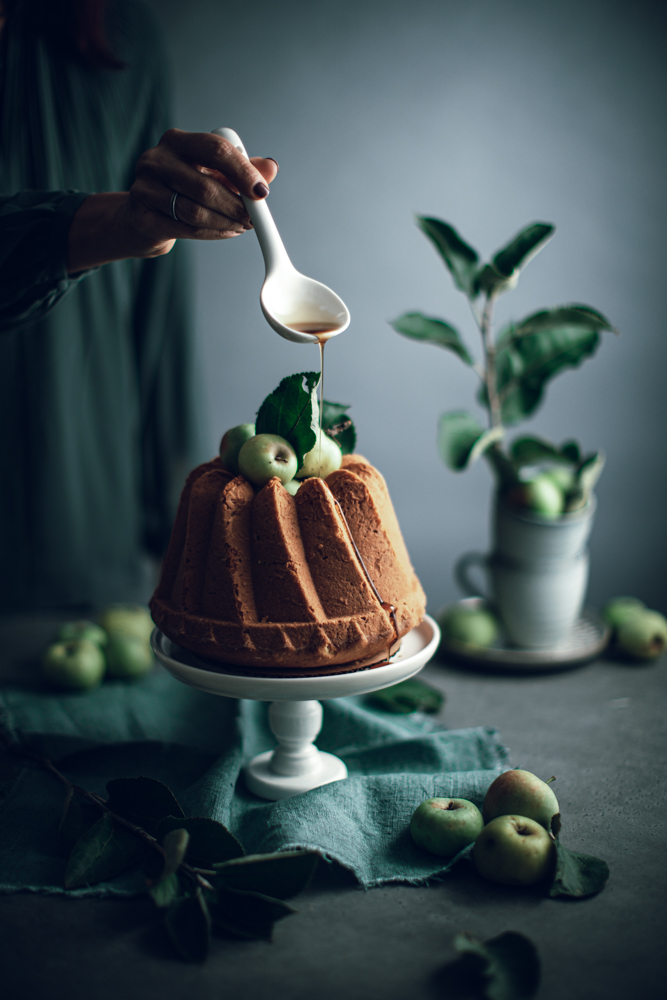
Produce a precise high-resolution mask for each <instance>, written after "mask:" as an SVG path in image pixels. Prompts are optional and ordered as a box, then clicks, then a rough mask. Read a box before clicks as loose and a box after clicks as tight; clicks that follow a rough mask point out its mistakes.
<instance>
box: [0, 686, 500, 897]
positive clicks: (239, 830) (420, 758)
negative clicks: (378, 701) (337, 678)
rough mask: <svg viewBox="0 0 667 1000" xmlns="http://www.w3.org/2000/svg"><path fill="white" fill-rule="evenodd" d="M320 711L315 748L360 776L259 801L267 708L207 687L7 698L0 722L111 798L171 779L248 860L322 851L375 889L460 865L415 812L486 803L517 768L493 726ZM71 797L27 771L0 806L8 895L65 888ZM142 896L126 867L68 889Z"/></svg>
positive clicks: (0, 877) (349, 708)
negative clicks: (65, 825) (420, 843)
mask: <svg viewBox="0 0 667 1000" xmlns="http://www.w3.org/2000/svg"><path fill="white" fill-rule="evenodd" d="M323 709H324V722H323V726H322V732H321V733H320V735H319V737H318V739H317V745H318V747H319V748H320V749H321V750H327V751H329V752H331V753H335V754H337V755H338V756H339V757H341V758H342V759H343V760H344V761H345V763H346V764H347V767H348V769H349V778H347V779H346V780H345V781H339V782H335V783H332V784H329V785H324V786H323V787H321V788H316V789H313V791H311V792H307V793H305V794H304V795H299V796H296V797H295V798H291V799H284V800H282V801H280V802H268V801H266V800H264V799H260V798H258V797H257V796H255V795H253V794H252V793H251V792H250V791H248V789H247V788H246V786H245V783H244V780H243V776H242V773H241V768H242V765H243V763H244V761H245V760H247V759H248V758H249V757H252V756H254V755H255V754H257V753H261V752H263V751H265V750H269V749H271V748H272V747H273V746H274V744H275V739H274V737H273V735H272V733H271V731H270V729H269V726H268V717H267V710H268V705H267V704H266V703H262V702H251V701H238V700H235V699H231V698H221V697H217V696H215V695H211V694H207V693H205V692H202V691H196V690H194V689H193V688H189V687H186V686H185V685H183V684H181V683H179V682H178V681H176V680H174V679H173V678H172V677H171V676H170V675H169V674H167V673H166V672H164V671H163V670H161V669H156V670H155V671H153V673H152V674H151V675H150V676H149V677H147V678H146V679H144V680H143V681H140V682H139V683H136V684H133V685H129V684H123V683H120V682H116V683H113V682H112V683H107V684H105V685H104V686H103V687H101V688H99V689H98V690H97V691H94V692H92V693H88V694H65V695H62V694H61V695H58V694H45V693H35V692H34V691H21V690H9V691H3V692H0V727H1V728H2V729H3V730H4V732H5V733H6V734H7V735H9V736H10V738H11V739H14V740H18V741H20V742H21V743H23V744H24V745H26V746H28V747H29V748H30V749H31V750H33V751H35V752H37V753H39V754H42V755H43V756H46V757H49V758H50V759H51V760H52V761H54V763H56V764H57V766H58V768H59V769H60V770H61V771H62V772H63V773H64V774H66V775H67V777H68V778H69V779H70V780H72V781H73V782H75V783H77V784H79V785H82V786H83V787H84V788H87V789H89V790H90V791H94V792H97V793H98V794H100V795H103V796H105V797H106V788H105V786H106V782H107V781H109V780H110V779H111V778H123V777H135V776H138V775H146V776H148V777H152V778H157V779H159V780H160V781H163V782H164V783H165V784H167V785H168V786H169V788H170V789H171V790H172V791H173V792H174V794H175V795H176V797H177V799H178V800H179V802H180V803H181V805H182V807H183V809H184V811H185V814H186V815H187V816H206V817H209V818H211V819H215V820H218V821H220V822H222V823H224V824H225V825H226V826H227V827H228V828H229V829H230V830H231V831H232V832H233V833H234V834H235V835H236V837H238V839H239V840H240V841H241V843H242V844H243V846H244V847H245V849H246V851H247V852H248V853H253V854H255V853H267V852H270V851H278V850H285V849H287V848H295V847H301V848H314V849H315V850H317V851H319V852H320V853H321V854H322V855H323V856H324V857H326V858H327V859H329V860H333V861H336V862H338V863H340V864H341V865H343V866H344V867H345V868H348V869H350V870H351V871H352V872H354V874H355V875H356V877H357V879H358V880H359V882H360V884H361V885H362V886H363V887H365V888H369V887H371V886H377V885H382V884H384V883H386V882H409V883H412V884H415V885H419V884H423V883H425V882H426V881H427V880H428V879H431V878H434V877H437V876H439V875H441V874H442V873H443V872H445V871H446V870H447V868H448V867H450V866H449V865H448V864H445V863H443V860H442V859H439V858H437V857H434V856H431V855H428V854H425V853H424V852H423V851H420V850H419V849H418V848H417V847H416V846H415V845H414V844H413V842H412V839H411V837H410V834H409V831H408V824H409V822H410V817H411V815H412V813H413V811H414V809H415V808H416V807H417V805H418V804H419V803H420V802H422V801H423V800H424V799H428V798H432V797H433V796H453V797H458V798H466V799H471V800H472V801H473V802H476V803H478V804H480V803H481V801H482V799H483V797H484V793H485V791H486V789H487V788H488V786H489V784H490V783H491V782H492V781H493V779H494V778H495V777H496V776H497V775H498V774H499V773H500V771H501V770H503V769H504V768H505V767H506V766H507V765H506V763H505V760H506V751H505V750H504V748H503V747H502V746H501V745H500V742H499V740H498V736H497V734H496V733H495V731H494V730H491V729H486V728H476V729H461V730H457V731H445V730H438V729H434V726H433V723H432V721H431V719H430V718H428V717H426V716H419V715H413V716H391V715H387V714H385V713H383V712H380V711H375V710H373V709H371V708H369V707H368V706H366V705H365V703H364V700H363V698H340V699H337V700H335V701H325V702H323ZM63 800H64V788H63V787H62V785H61V784H60V783H59V782H58V781H57V780H56V779H55V778H54V777H53V776H52V775H50V774H48V773H46V772H45V771H43V770H41V769H39V768H36V767H35V766H33V765H29V766H25V767H23V766H20V767H17V768H16V773H15V774H13V775H12V779H11V781H9V783H8V788H7V789H6V794H5V795H4V797H3V798H2V801H0V891H2V892H17V891H31V892H41V893H53V894H57V893H63V892H65V890H64V888H63V874H64V869H65V862H64V860H63V857H62V855H61V853H60V851H59V844H58V836H57V828H58V823H59V820H60V814H61V810H62V804H63ZM144 888H145V883H144V879H143V876H142V874H141V872H140V871H138V870H137V871H132V870H129V871H127V872H124V873H122V874H121V875H119V876H117V877H116V878H115V879H113V880H112V881H110V882H105V883H102V884H99V885H94V886H89V887H85V888H81V889H75V890H71V891H70V892H69V893H68V894H69V895H73V896H126V895H134V894H136V893H140V892H142V891H144Z"/></svg>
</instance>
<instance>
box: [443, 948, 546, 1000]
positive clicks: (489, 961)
mask: <svg viewBox="0 0 667 1000" xmlns="http://www.w3.org/2000/svg"><path fill="white" fill-rule="evenodd" d="M454 947H455V949H456V951H458V952H459V954H460V956H461V957H460V958H459V959H457V960H456V961H455V962H450V964H449V965H447V966H445V968H444V969H443V970H442V973H441V979H442V982H443V983H445V984H446V987H447V996H448V997H477V998H484V1000H530V998H531V997H534V996H535V995H536V993H537V991H538V989H539V985H540V959H539V956H538V954H537V949H536V948H535V945H534V944H533V942H532V941H531V940H530V939H529V938H527V937H525V936H524V935H523V934H518V933H517V932H516V931H506V932H505V933H504V934H500V935H498V937H496V938H491V939H490V940H489V941H486V942H482V941H479V940H478V939H477V938H476V937H474V936H473V935H472V934H469V933H463V934H457V935H456V937H455V938H454Z"/></svg>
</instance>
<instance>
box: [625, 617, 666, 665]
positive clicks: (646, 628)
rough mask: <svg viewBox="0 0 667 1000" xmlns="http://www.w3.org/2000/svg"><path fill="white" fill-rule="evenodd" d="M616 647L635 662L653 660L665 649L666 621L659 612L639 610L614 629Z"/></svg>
mask: <svg viewBox="0 0 667 1000" xmlns="http://www.w3.org/2000/svg"><path fill="white" fill-rule="evenodd" d="M616 642H617V644H618V646H619V647H620V648H621V649H622V650H623V652H624V653H627V654H628V655H629V656H632V657H633V658H634V659H637V660H655V659H656V657H658V656H660V655H661V654H662V653H664V651H665V649H666V648H667V619H665V617H664V616H663V615H661V614H660V612H659V611H649V610H647V609H639V610H637V611H636V612H635V614H633V615H630V616H628V617H627V618H624V619H623V620H622V621H621V623H620V625H619V626H618V628H617V629H616Z"/></svg>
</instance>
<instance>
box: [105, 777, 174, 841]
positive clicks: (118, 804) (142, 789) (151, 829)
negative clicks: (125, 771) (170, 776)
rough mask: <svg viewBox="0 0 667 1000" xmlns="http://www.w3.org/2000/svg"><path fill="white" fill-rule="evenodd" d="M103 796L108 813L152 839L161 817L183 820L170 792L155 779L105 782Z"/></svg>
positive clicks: (128, 779) (120, 779) (141, 778)
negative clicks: (119, 817)
mask: <svg viewBox="0 0 667 1000" xmlns="http://www.w3.org/2000/svg"><path fill="white" fill-rule="evenodd" d="M107 792H108V793H109V798H108V800H107V805H108V807H109V809H110V810H111V811H112V812H115V813H118V815H119V816H122V817H123V818H124V819H129V820H130V822H131V823H134V824H135V825H136V826H140V827H141V828H142V829H144V830H146V831H147V832H148V833H151V834H153V836H155V834H156V832H157V828H158V824H159V822H160V820H161V819H164V817H165V816H180V817H185V813H184V812H183V810H182V809H181V807H180V805H179V804H178V802H177V801H176V798H175V797H174V795H173V794H172V792H170V790H169V789H168V788H167V786H166V785H164V784H163V783H162V782H161V781H158V780H157V779H156V778H144V777H140V778H115V779H114V780H113V781H109V782H107Z"/></svg>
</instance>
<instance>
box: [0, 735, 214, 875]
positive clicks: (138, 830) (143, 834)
mask: <svg viewBox="0 0 667 1000" xmlns="http://www.w3.org/2000/svg"><path fill="white" fill-rule="evenodd" d="M0 739H1V740H2V742H3V744H4V746H5V748H6V749H7V751H8V752H9V753H11V754H13V755H14V756H15V757H21V758H23V759H24V760H30V761H32V762H33V763H34V764H38V765H39V766H40V767H42V768H43V769H44V770H45V771H48V772H49V773H50V774H52V775H53V776H54V778H57V779H58V781H59V782H60V783H61V784H62V785H64V786H65V788H67V789H68V790H69V791H72V792H76V793H77V795H80V796H81V797H82V798H84V799H86V800H87V801H88V802H91V803H92V804H93V805H95V806H97V807H98V809H101V810H102V812H104V813H106V814H107V816H109V817H110V818H111V819H112V820H113V821H114V823H118V824H119V825H120V826H124V827H125V829H126V830H129V831H130V833H133V834H134V835H135V837H139V839H140V840H143V841H144V843H145V844H146V845H147V846H148V847H150V848H151V849H152V850H154V851H157V853H158V854H159V855H161V857H162V859H163V860H165V853H164V850H163V849H162V846H161V845H160V844H159V843H158V841H157V840H156V839H155V837H153V836H152V834H150V833H148V831H147V830H144V829H143V828H142V827H140V826H137V825H136V824H135V823H132V822H131V821H130V820H128V819H125V818H124V817H123V816H119V815H118V813H115V812H114V811H113V810H112V809H109V807H108V805H107V804H106V801H105V800H104V799H103V798H102V797H101V796H100V795H98V794H97V793H96V792H89V791H88V790H87V789H86V788H82V787H81V786H80V785H75V784H74V782H72V781H70V780H69V778H66V777H65V775H64V774H63V773H62V772H61V771H59V770H58V768H57V767H56V766H55V764H54V763H53V761H50V760H49V758H48V757H42V755H41V754H37V753H34V751H32V750H27V749H26V748H25V747H21V746H18V745H17V744H16V743H13V742H12V741H11V740H9V739H8V738H7V736H6V735H5V734H4V733H2V732H0ZM179 870H182V871H183V873H184V874H185V875H186V876H188V877H189V878H190V879H192V881H193V882H195V883H196V884H197V885H199V886H201V888H203V889H212V888H213V886H212V885H211V883H210V882H209V881H208V880H207V879H205V878H204V876H203V875H202V874H201V872H200V870H199V869H197V868H193V867H192V866H191V865H189V864H187V863H186V862H185V861H182V862H181V864H180V869H179Z"/></svg>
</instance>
